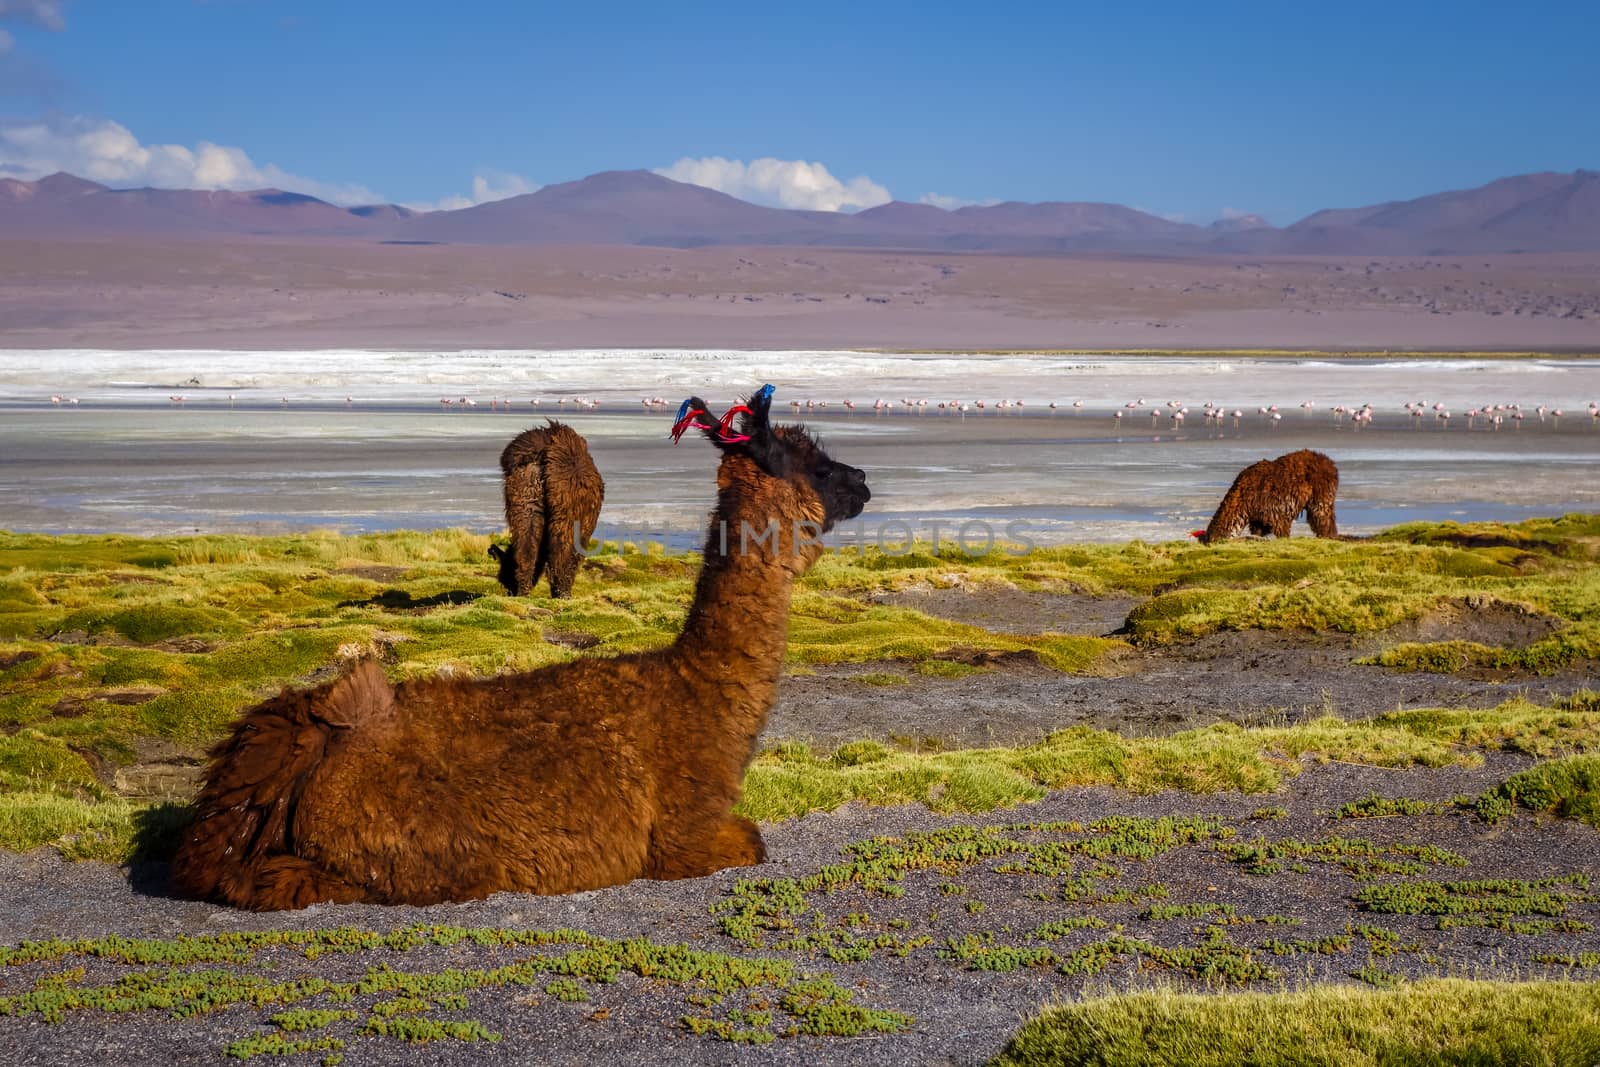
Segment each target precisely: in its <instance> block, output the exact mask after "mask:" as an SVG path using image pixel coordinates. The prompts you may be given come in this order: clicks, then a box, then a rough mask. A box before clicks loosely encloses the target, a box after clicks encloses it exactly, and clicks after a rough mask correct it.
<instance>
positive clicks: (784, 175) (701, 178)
mask: <svg viewBox="0 0 1600 1067" xmlns="http://www.w3.org/2000/svg"><path fill="white" fill-rule="evenodd" d="M656 173H657V174H660V175H662V176H663V177H667V178H671V179H673V180H674V181H680V182H688V183H689V184H690V185H702V186H705V187H706V188H707V189H716V190H717V191H719V192H723V193H727V194H728V195H729V196H736V197H738V198H739V199H740V200H748V201H750V202H751V203H755V204H766V205H767V206H769V207H786V208H804V209H806V210H809V211H860V210H862V209H863V208H869V207H877V206H878V205H879V204H887V203H888V202H889V201H890V200H891V199H893V197H891V196H890V195H889V190H887V189H885V188H884V187H883V186H881V185H879V184H878V183H877V182H875V181H873V180H872V179H871V178H868V177H866V176H865V175H862V176H858V177H855V178H851V179H850V180H849V181H847V182H841V181H840V180H839V179H838V178H835V177H834V176H833V175H832V174H830V173H829V172H828V168H827V167H825V166H823V165H822V164H821V163H807V162H805V161H804V160H800V159H773V158H771V157H770V156H767V157H764V158H761V159H753V160H751V161H750V162H749V163H745V161H744V160H742V159H724V158H722V157H721V156H705V157H704V158H701V159H689V158H687V157H685V158H683V159H680V160H678V161H677V162H676V163H674V164H673V165H672V166H670V167H661V168H659V169H658V170H657V171H656Z"/></svg>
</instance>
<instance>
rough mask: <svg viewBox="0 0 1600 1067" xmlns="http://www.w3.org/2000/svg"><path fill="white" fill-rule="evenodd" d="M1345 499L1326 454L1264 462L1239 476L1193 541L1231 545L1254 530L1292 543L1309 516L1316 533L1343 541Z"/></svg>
mask: <svg viewBox="0 0 1600 1067" xmlns="http://www.w3.org/2000/svg"><path fill="white" fill-rule="evenodd" d="M1338 495H1339V468H1338V467H1336V466H1334V463H1333V460H1331V459H1329V458H1328V457H1327V456H1324V455H1323V454H1322V453H1321V452H1313V451H1311V450H1310V449H1309V448H1302V449H1301V450H1300V451H1298V452H1290V453H1289V454H1288V455H1285V456H1279V457H1278V458H1277V459H1263V460H1261V461H1260V462H1257V463H1252V464H1250V466H1248V467H1246V468H1245V469H1244V470H1242V471H1240V472H1239V476H1238V477H1237V478H1235V479H1234V480H1233V485H1232V486H1231V487H1229V489H1228V493H1227V495H1226V496H1224V497H1223V498H1222V503H1221V504H1219V505H1218V506H1217V513H1216V514H1215V515H1213V516H1212V517H1211V524H1210V525H1209V526H1207V527H1206V528H1205V529H1204V530H1195V531H1192V533H1191V534H1190V536H1192V537H1197V538H1199V539H1200V543H1201V544H1207V545H1208V544H1211V543H1212V542H1214V541H1226V540H1227V539H1228V538H1230V537H1238V536H1239V535H1240V534H1242V533H1244V532H1245V530H1246V529H1248V530H1249V531H1250V532H1251V533H1252V534H1255V535H1256V536H1257V537H1265V536H1266V535H1267V534H1269V533H1270V534H1272V535H1273V536H1274V537H1288V536H1289V527H1290V526H1292V525H1293V524H1294V520H1295V519H1296V518H1298V517H1299V516H1300V513H1301V512H1305V516H1306V522H1308V523H1309V524H1310V525H1311V532H1312V533H1314V534H1316V535H1317V536H1318V537H1338V536H1339V527H1338V523H1337V522H1336V521H1335V519H1334V515H1333V500H1334V497H1336V496H1338Z"/></svg>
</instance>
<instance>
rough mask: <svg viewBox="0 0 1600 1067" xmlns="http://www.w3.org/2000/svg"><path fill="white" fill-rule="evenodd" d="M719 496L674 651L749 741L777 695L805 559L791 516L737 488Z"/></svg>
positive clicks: (685, 669)
mask: <svg viewBox="0 0 1600 1067" xmlns="http://www.w3.org/2000/svg"><path fill="white" fill-rule="evenodd" d="M722 496H723V499H722V500H721V501H720V502H719V507H718V508H717V510H716V512H714V513H713V514H712V517H711V527H710V530H709V532H708V536H707V538H706V547H705V563H704V565H703V566H702V568H701V571H700V578H699V582H698V584H697V586H696V589H695V598H694V603H693V604H692V605H691V606H690V608H689V616H688V619H687V620H686V621H685V623H684V628H683V633H682V634H681V635H680V636H679V638H678V641H677V644H676V645H675V646H674V653H675V654H676V656H677V657H678V658H679V660H680V663H681V664H682V670H683V673H684V675H685V677H686V678H688V679H689V680H690V681H691V683H692V684H694V685H695V686H696V688H702V687H703V689H704V691H705V697H706V699H707V700H708V701H712V702H714V704H713V705H712V706H714V707H717V708H720V709H723V710H724V713H725V714H727V715H729V716H731V717H733V718H734V719H735V720H738V721H735V722H729V723H727V726H728V727H729V728H730V729H731V730H732V731H735V732H748V733H749V735H750V740H751V741H752V743H753V742H754V738H755V735H756V734H757V733H759V732H760V730H761V728H762V726H763V725H764V724H765V721H766V716H767V712H768V711H770V710H771V707H772V704H773V701H774V700H776V698H777V686H778V677H779V675H780V673H781V672H782V669H783V657H784V651H785V648H786V647H787V645H788V637H789V598H790V594H791V592H792V591H793V587H794V580H795V578H796V577H797V576H798V575H799V574H800V573H802V572H803V571H804V570H805V565H806V562H805V561H803V560H802V559H800V558H797V557H796V556H795V553H794V540H793V526H792V521H790V520H788V519H786V518H783V517H778V516H775V515H773V514H771V513H770V510H769V509H765V508H762V507H759V506H749V505H747V504H746V503H745V502H743V501H741V500H739V499H738V494H737V493H730V492H728V491H727V490H724V492H723V494H722ZM730 498H731V499H730ZM774 520H776V521H775V522H774ZM741 533H743V536H741ZM758 538H759V539H761V540H758ZM808 558H809V557H808ZM706 710H707V708H705V707H702V708H700V709H699V711H700V713H702V714H703V713H705V712H706Z"/></svg>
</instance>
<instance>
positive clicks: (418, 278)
mask: <svg viewBox="0 0 1600 1067" xmlns="http://www.w3.org/2000/svg"><path fill="white" fill-rule="evenodd" d="M66 347H96V348H163V347H176V348H230V349H306V348H373V347H389V348H408V349H416V348H421V349H426V348H474V347H482V348H573V347H686V348H710V347H715V348H746V349H759V348H824V349H827V348H919V349H951V348H960V349H993V348H1150V349H1197V348H1297V349H1298V348H1304V349H1335V350H1337V349H1395V350H1400V349H1435V350H1486V351H1520V350H1539V351H1600V253H1573V254H1564V255H1509V256H1508V255H1499V256H1445V257H1440V258H1393V259H1372V258H1368V257H1321V258H1303V257H1297V258H1259V257H1258V258H1244V257H1239V258H1217V257H1212V258H1204V259H1174V258H1131V257H1103V256H1014V255H996V254H988V253H984V254H977V253H970V254H963V253H930V252H885V251H879V250H871V251H846V250H837V249H809V248H707V249H674V248H644V247H625V246H615V247H596V246H587V247H542V248H541V247H534V248H494V247H475V246H465V245H373V244H367V245H358V244H351V243H331V242H330V243H321V244H318V243H306V242H299V243H282V242H274V241H267V240H251V241H249V242H241V243H232V244H228V243H214V242H177V241H155V240H148V241H144V240H130V241H119V242H91V241H83V242H73V241H56V242H34V241H23V240H0V348H66Z"/></svg>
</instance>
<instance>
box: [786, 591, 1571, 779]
mask: <svg viewBox="0 0 1600 1067" xmlns="http://www.w3.org/2000/svg"><path fill="white" fill-rule="evenodd" d="M880 599H881V601H882V602H884V603H893V604H898V605H902V606H905V607H912V608H916V609H917V610H919V611H922V612H924V613H926V614H930V615H935V616H939V617H942V618H948V619H952V620H954V621H957V622H964V623H969V624H971V625H974V626H981V627H983V628H984V629H987V630H994V631H998V632H1005V633H1041V632H1047V631H1048V632H1054V633H1064V634H1082V635H1091V636H1098V635H1104V634H1109V633H1112V632H1114V631H1115V630H1117V629H1118V628H1120V627H1121V626H1122V624H1123V621H1124V620H1125V619H1126V618H1127V615H1128V612H1129V611H1131V610H1132V609H1133V608H1134V607H1135V606H1136V605H1137V604H1138V603H1139V601H1138V600H1136V599H1133V598H1130V597H1102V598H1096V597H1089V596H1081V595H1075V594H1068V593H1028V592H1021V591H1019V590H1014V589H995V588H984V587H979V588H976V589H952V590H934V591H919V592H902V593H894V594H889V595H886V596H884V597H882V598H880ZM1548 632H1549V625H1548V623H1547V621H1546V620H1545V619H1544V618H1543V617H1540V616H1528V615H1525V614H1520V613H1517V612H1515V611H1514V610H1512V611H1488V612H1477V613H1470V612H1464V611H1461V610H1458V609H1456V608H1454V607H1447V608H1446V609H1445V610H1443V611H1441V612H1439V613H1438V614H1437V615H1436V616H1434V617H1430V618H1426V619H1422V620H1419V621H1417V622H1413V623H1406V624H1403V625H1401V626H1397V627H1395V628H1394V629H1392V630H1389V631H1387V632H1386V633H1382V634H1377V635H1371V634H1368V635H1360V636H1352V635H1349V634H1338V633H1314V632H1311V631H1288V632H1283V631H1266V630H1241V631H1223V632H1220V633H1214V634H1209V635H1207V636H1205V637H1202V638H1199V639H1198V640H1195V641H1191V642H1186V643H1182V644H1178V645H1173V646H1170V647H1165V648H1152V649H1131V650H1129V651H1128V652H1127V653H1126V654H1125V655H1124V656H1123V657H1122V658H1121V659H1120V661H1119V662H1117V663H1116V664H1115V665H1114V668H1113V669H1114V670H1115V672H1116V676H1115V677H1109V678H1107V677H1095V676H1084V675H1071V674H1061V673H1059V672H1057V671H1053V670H1050V669H1049V668H1047V667H1044V666H1042V665H1040V664H1039V663H1038V662H1037V661H1036V660H1035V659H1033V658H1032V657H1031V656H1029V655H1013V656H1007V657H1002V658H1001V659H999V660H996V661H994V662H992V663H990V664H988V669H987V670H985V671H984V673H982V674H975V675H969V676H967V677H965V678H954V679H952V678H938V677H929V676H923V675H918V674H916V673H915V672H914V670H913V669H912V668H913V665H912V664H909V663H906V664H893V663H891V664H884V663H868V664H835V665H830V666H823V667H818V668H816V673H815V674H814V675H802V676H799V677H794V678H789V679H786V680H785V682H784V685H783V690H782V692H781V694H780V696H779V699H778V706H777V707H776V708H775V709H774V710H773V713H772V717H771V718H770V719H769V720H768V721H767V733H766V738H765V740H766V741H768V742H776V741H779V740H785V739H787V740H797V741H808V742H811V743H812V744H814V745H816V746H818V747H820V748H824V749H830V748H833V747H836V746H838V745H840V744H842V743H844V742H846V741H853V740H858V739H860V738H872V739H875V740H884V741H898V742H901V743H915V742H919V741H922V740H923V739H930V740H937V741H938V742H939V743H942V744H944V745H945V746H947V747H951V748H970V747H974V746H983V745H1018V744H1030V743H1032V742H1034V741H1038V740H1039V739H1040V738H1042V737H1043V736H1044V735H1045V734H1048V733H1050V732H1051V731H1052V730H1059V729H1063V728H1065V727H1068V726H1095V727H1099V728H1101V729H1106V730H1114V731H1116V732H1118V733H1121V734H1123V735H1126V736H1149V735H1161V734H1170V733H1176V732H1178V731H1180V730H1187V729H1191V728H1193V727H1197V726H1208V725H1210V724H1211V723H1214V722H1236V723H1241V724H1244V725H1248V726H1256V725H1264V724H1277V723H1287V722H1298V721H1301V720H1303V719H1307V718H1315V717H1316V716H1318V715H1322V714H1325V713H1327V712H1330V711H1331V712H1333V713H1335V714H1337V715H1340V716H1342V717H1344V718H1349V719H1360V718H1368V717H1370V716H1373V715H1380V714H1382V713H1384V712H1388V711H1394V710H1396V709H1399V708H1421V707H1480V708H1488V707H1494V706H1495V705H1496V704H1500V703H1502V702H1504V701H1506V700H1509V699H1511V698H1512V697H1516V696H1525V697H1529V698H1530V699H1534V700H1547V699H1550V698H1551V697H1553V696H1564V695H1566V694H1568V693H1571V692H1573V691H1574V690H1577V689H1582V688H1585V687H1590V686H1593V685H1594V684H1595V675H1596V672H1595V665H1593V664H1583V665H1580V666H1578V667H1575V668H1571V669H1567V670H1563V671H1560V672H1558V673H1555V674H1551V675H1534V674H1519V673H1516V672H1508V671H1493V672H1491V671H1462V672H1458V673H1456V674H1425V673H1413V672H1407V671H1393V670H1387V669H1384V668H1382V667H1370V666H1360V665H1358V664H1356V663H1355V662H1354V661H1355V660H1356V659H1359V658H1362V657H1365V656H1369V655H1371V654H1373V653H1374V652H1377V651H1379V650H1380V649H1382V648H1386V647H1389V646H1391V645H1396V644H1400V643H1403V642H1406V641H1440V640H1446V639H1449V638H1452V637H1457V638H1461V639H1465V640H1471V641H1479V642H1482V643H1484V644H1490V645H1509V646H1515V645H1521V644H1527V643H1531V642H1532V641H1535V640H1537V639H1539V638H1540V637H1543V636H1545V634H1546V633H1548ZM885 672H890V673H899V674H902V675H904V677H905V678H906V680H907V684H904V685H891V686H875V685H869V684H866V683H864V682H861V681H859V680H858V679H859V677H860V676H861V675H863V674H882V673H885Z"/></svg>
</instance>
